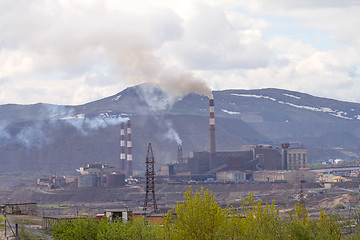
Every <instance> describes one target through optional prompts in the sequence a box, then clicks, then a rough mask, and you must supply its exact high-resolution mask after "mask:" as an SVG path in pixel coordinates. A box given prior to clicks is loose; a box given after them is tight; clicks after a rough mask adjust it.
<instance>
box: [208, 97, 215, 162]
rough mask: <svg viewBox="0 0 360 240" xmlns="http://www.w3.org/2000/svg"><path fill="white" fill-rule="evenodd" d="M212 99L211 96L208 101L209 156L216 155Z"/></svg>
mask: <svg viewBox="0 0 360 240" xmlns="http://www.w3.org/2000/svg"><path fill="white" fill-rule="evenodd" d="M214 106H215V105H214V98H213V97H212V96H211V98H210V100H209V111H210V119H209V123H210V155H214V154H215V153H216V145H215V113H214Z"/></svg>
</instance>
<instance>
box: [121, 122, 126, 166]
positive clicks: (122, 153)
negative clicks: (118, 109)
mask: <svg viewBox="0 0 360 240" xmlns="http://www.w3.org/2000/svg"><path fill="white" fill-rule="evenodd" d="M120 170H121V171H123V172H124V173H125V171H126V158H125V123H121V124H120Z"/></svg>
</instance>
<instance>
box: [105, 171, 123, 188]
mask: <svg viewBox="0 0 360 240" xmlns="http://www.w3.org/2000/svg"><path fill="white" fill-rule="evenodd" d="M106 186H107V187H122V186H125V174H121V173H115V174H108V175H106Z"/></svg>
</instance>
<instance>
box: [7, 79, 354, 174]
mask: <svg viewBox="0 0 360 240" xmlns="http://www.w3.org/2000/svg"><path fill="white" fill-rule="evenodd" d="M213 96H214V100H215V122H216V146H217V150H245V149H248V148H249V147H250V146H253V145H259V144H269V145H272V146H273V147H280V144H281V143H285V142H288V143H290V144H291V145H292V146H304V147H306V148H308V159H309V162H310V163H315V162H320V161H324V160H328V159H329V158H342V159H348V158H357V157H358V156H359V152H360V104H358V103H352V102H344V101H338V100H334V99H328V98H320V97H315V96H311V95H309V94H305V93H300V92H295V91H288V90H282V89H274V88H268V89H257V90H223V91H213ZM208 118H209V99H208V97H206V96H202V95H198V94H196V93H189V94H187V95H184V96H181V97H172V96H169V95H168V94H167V93H166V92H165V91H163V90H162V89H161V88H160V87H159V86H155V85H151V84H141V85H137V86H133V87H129V88H127V89H125V90H123V91H122V92H120V93H118V94H116V95H114V96H110V97H107V98H104V99H100V100H97V101H94V102H90V103H86V104H83V105H77V106H69V105H66V106H63V105H53V104H45V103H38V104H33V105H17V104H6V105H0V164H1V168H0V173H20V174H21V173H33V174H54V173H59V174H60V173H61V174H62V173H64V174H65V173H66V174H68V173H75V169H77V168H79V167H80V166H83V165H85V164H87V163H95V162H101V163H107V164H109V165H112V166H115V167H119V153H120V123H121V122H126V121H127V120H128V119H130V120H131V123H132V141H133V168H134V172H135V173H138V174H142V173H143V172H144V171H145V157H146V152H147V145H148V143H149V142H151V143H152V147H153V152H154V158H155V162H156V168H157V169H159V168H160V166H161V165H162V164H166V163H169V162H176V161H177V149H178V147H177V146H178V144H180V143H181V144H182V149H183V155H184V157H187V156H189V153H190V151H208V150H209V119H208Z"/></svg>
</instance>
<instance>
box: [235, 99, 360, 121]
mask: <svg viewBox="0 0 360 240" xmlns="http://www.w3.org/2000/svg"><path fill="white" fill-rule="evenodd" d="M231 95H233V96H238V97H253V98H259V99H268V100H271V101H273V102H277V103H279V104H286V105H289V106H291V107H294V108H299V109H306V110H310V111H314V112H323V113H328V114H329V115H331V116H334V117H338V118H342V119H347V120H352V119H353V118H351V117H347V116H346V115H348V113H347V112H345V111H341V110H333V109H331V108H329V107H311V106H306V105H298V104H294V103H290V102H284V101H280V100H276V99H275V98H273V97H270V96H264V95H255V94H237V93H232V94H231ZM283 95H285V96H288V97H293V98H296V99H301V98H300V97H297V96H294V95H291V94H286V93H283ZM355 119H357V120H360V115H357V116H355Z"/></svg>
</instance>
